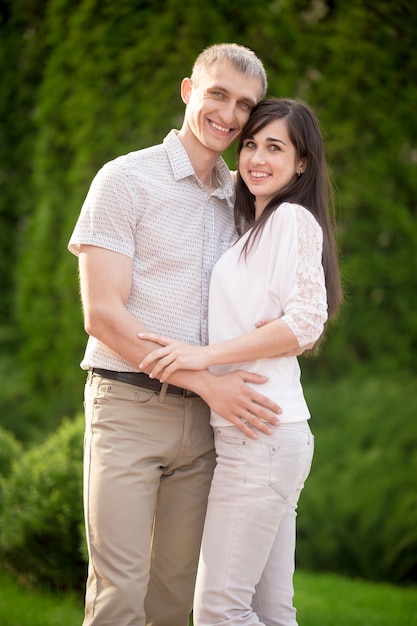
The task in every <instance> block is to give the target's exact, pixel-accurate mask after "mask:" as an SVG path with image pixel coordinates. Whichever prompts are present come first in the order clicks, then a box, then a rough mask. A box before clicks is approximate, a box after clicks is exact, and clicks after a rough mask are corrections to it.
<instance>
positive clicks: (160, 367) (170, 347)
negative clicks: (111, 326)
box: [138, 333, 209, 383]
mask: <svg viewBox="0 0 417 626" xmlns="http://www.w3.org/2000/svg"><path fill="white" fill-rule="evenodd" d="M138 337H139V339H143V340H145V341H153V342H154V343H159V344H160V345H161V346H163V347H162V348H157V349H156V350H153V351H152V352H150V353H149V354H148V355H147V356H146V357H145V358H144V359H143V361H142V363H140V365H139V368H140V369H142V370H144V371H146V372H147V373H148V374H149V377H150V378H157V379H158V380H160V381H161V383H164V382H166V380H167V379H168V378H169V376H171V374H173V373H174V372H175V371H176V370H205V369H207V367H208V366H209V363H208V358H207V349H206V348H205V347H204V346H190V345H189V344H187V343H181V342H180V341H174V339H169V338H168V337H163V336H162V335H157V334H156V333H139V334H138ZM149 369H150V370H151V371H149Z"/></svg>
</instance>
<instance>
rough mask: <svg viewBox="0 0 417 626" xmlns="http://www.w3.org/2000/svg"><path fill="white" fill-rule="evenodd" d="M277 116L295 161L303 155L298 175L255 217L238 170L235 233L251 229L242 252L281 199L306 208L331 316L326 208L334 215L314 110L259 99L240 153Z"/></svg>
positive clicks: (334, 284) (332, 262)
mask: <svg viewBox="0 0 417 626" xmlns="http://www.w3.org/2000/svg"><path fill="white" fill-rule="evenodd" d="M277 119H285V122H286V124H287V131H288V135H289V137H290V139H291V142H292V143H293V145H294V147H295V151H296V158H297V159H305V160H306V164H305V169H304V172H303V174H301V176H298V175H297V174H294V178H293V180H292V181H290V183H288V185H286V186H285V187H284V188H282V189H280V190H279V191H278V192H277V193H276V195H275V196H274V197H273V198H272V200H271V201H270V202H269V203H268V204H267V206H266V207H265V209H264V211H263V212H262V214H261V216H260V217H259V218H258V219H257V220H256V221H255V202H254V196H253V195H252V194H251V193H250V191H249V189H248V188H247V186H246V185H245V183H244V182H243V179H242V177H241V176H240V174H238V177H237V185H236V203H235V222H236V227H237V230H238V233H239V234H242V233H243V232H245V231H246V230H247V229H248V228H252V230H251V232H250V234H249V237H248V239H247V241H246V243H245V245H244V248H243V253H244V254H245V255H246V254H247V252H248V251H249V250H250V248H251V247H252V246H253V245H254V243H255V241H256V239H257V237H258V236H259V235H260V233H261V232H262V229H263V228H264V226H265V224H266V221H267V220H268V218H269V217H270V216H271V215H272V213H273V212H274V211H275V210H276V209H277V208H278V207H279V205H280V204H282V203H283V202H292V203H295V204H300V205H302V206H303V207H305V208H306V209H308V210H309V211H310V213H312V214H313V215H314V217H315V218H316V220H317V222H318V223H319V224H320V226H321V228H322V231H323V257H322V262H323V269H324V275H325V280H326V290H327V304H328V312H329V318H330V317H333V316H334V315H336V313H337V311H338V309H339V306H340V303H341V300H342V289H341V285H340V278H339V271H338V261H337V253H336V245H335V241H334V235H333V226H334V224H333V223H332V220H331V218H330V215H329V209H332V217H333V216H334V206H333V193H332V187H331V184H330V180H329V176H328V171H327V164H326V159H325V154H324V144H323V138H322V134H321V132H320V127H319V124H318V121H317V118H316V116H315V115H314V113H313V111H312V110H311V109H310V108H309V107H308V106H307V105H306V104H304V103H303V102H301V101H299V100H289V99H284V98H269V99H267V100H263V101H261V102H259V103H258V104H257V105H256V106H255V107H254V109H253V110H252V112H251V115H250V118H249V120H248V122H247V123H246V125H245V127H244V128H243V131H242V134H241V137H240V141H239V145H238V155H239V154H240V152H241V150H242V147H243V143H244V141H245V140H246V139H248V138H252V137H254V136H255V135H256V134H257V133H258V132H259V131H260V130H261V129H262V128H264V126H266V125H267V124H269V123H270V122H272V121H274V120H277Z"/></svg>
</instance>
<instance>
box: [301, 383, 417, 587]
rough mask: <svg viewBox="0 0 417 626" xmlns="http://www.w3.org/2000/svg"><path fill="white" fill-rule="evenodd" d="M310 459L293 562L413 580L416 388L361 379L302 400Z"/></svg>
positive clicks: (416, 560) (317, 389) (416, 571)
mask: <svg viewBox="0 0 417 626" xmlns="http://www.w3.org/2000/svg"><path fill="white" fill-rule="evenodd" d="M307 396H308V400H309V404H310V408H311V412H312V415H313V419H312V421H311V426H312V430H313V432H314V434H315V441H316V454H315V460H314V463H313V468H312V472H311V475H310V477H309V479H308V481H307V483H306V488H305V490H304V492H303V494H302V496H301V501H300V507H299V509H300V511H299V521H298V536H299V539H298V553H297V554H298V562H299V564H300V566H302V567H306V568H309V569H320V570H333V571H337V572H340V573H344V574H348V575H352V576H361V577H363V578H369V579H373V580H385V581H390V582H393V583H399V582H404V581H408V580H413V581H415V580H417V454H416V450H417V429H416V425H415V416H416V413H417V383H416V381H415V380H411V381H409V382H404V381H401V380H399V379H398V380H395V379H392V378H391V379H387V380H376V379H372V378H370V379H368V380H365V381H363V382H358V383H356V384H354V383H352V382H351V381H345V382H341V383H338V384H337V385H332V384H331V383H329V384H327V385H326V386H312V387H309V388H308V392H307Z"/></svg>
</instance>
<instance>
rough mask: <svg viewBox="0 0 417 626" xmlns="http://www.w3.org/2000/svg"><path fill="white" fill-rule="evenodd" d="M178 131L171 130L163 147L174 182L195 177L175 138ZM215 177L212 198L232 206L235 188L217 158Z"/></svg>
mask: <svg viewBox="0 0 417 626" xmlns="http://www.w3.org/2000/svg"><path fill="white" fill-rule="evenodd" d="M177 133H178V131H176V130H171V131H170V132H169V133H168V135H167V136H166V137H165V139H164V142H163V143H164V146H165V149H166V152H167V155H168V159H169V162H170V164H171V168H172V173H173V176H174V179H175V180H181V179H182V178H187V177H188V176H195V172H194V169H193V166H192V165H191V161H190V159H189V157H188V154H187V151H186V150H185V148H184V146H183V145H182V143H181V141H180V140H179V139H178V137H177ZM216 176H217V180H218V182H219V187H218V188H217V189H216V190H215V191H214V192H213V194H212V195H213V196H216V197H217V198H220V199H221V200H226V201H227V204H228V205H229V206H233V203H234V199H235V188H234V184H233V179H232V176H231V174H230V171H229V168H228V167H227V165H226V163H225V161H224V159H223V158H222V157H219V158H218V160H217V163H216Z"/></svg>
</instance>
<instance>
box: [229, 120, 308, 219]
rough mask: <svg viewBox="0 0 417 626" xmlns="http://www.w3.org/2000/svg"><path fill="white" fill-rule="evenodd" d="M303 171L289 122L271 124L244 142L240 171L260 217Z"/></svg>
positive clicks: (302, 162) (302, 163)
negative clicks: (289, 132)
mask: <svg viewBox="0 0 417 626" xmlns="http://www.w3.org/2000/svg"><path fill="white" fill-rule="evenodd" d="M303 171H304V160H303V159H300V158H299V157H297V154H296V150H295V146H294V144H293V143H292V142H291V140H290V138H289V136H288V130H287V123H286V121H285V119H277V120H274V121H273V122H270V123H269V124H267V125H266V126H265V127H264V128H262V130H260V131H259V132H258V133H256V135H255V136H254V137H248V138H246V139H245V140H244V141H243V145H242V150H241V152H240V155H239V172H240V175H241V176H242V178H243V180H244V182H245V184H246V185H247V187H248V188H249V190H250V192H251V193H252V194H253V195H254V196H255V199H256V218H258V217H259V216H260V215H261V213H262V211H263V210H264V208H265V207H266V205H267V204H268V202H269V201H270V200H271V198H272V197H273V196H274V195H275V194H276V193H277V192H278V191H280V189H282V188H283V187H285V185H287V184H288V183H289V182H290V181H291V180H292V179H293V178H294V177H295V176H297V173H301V172H303Z"/></svg>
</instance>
